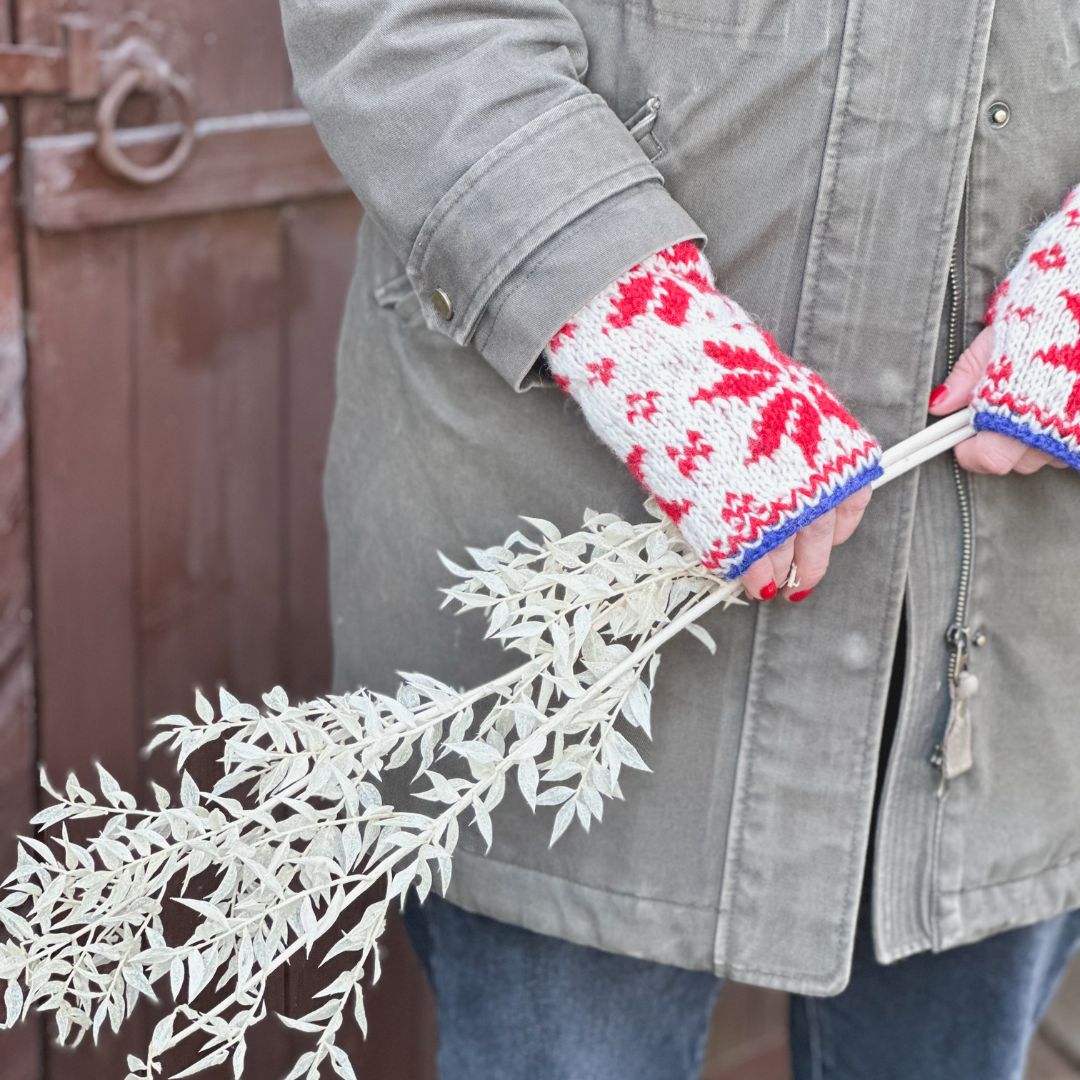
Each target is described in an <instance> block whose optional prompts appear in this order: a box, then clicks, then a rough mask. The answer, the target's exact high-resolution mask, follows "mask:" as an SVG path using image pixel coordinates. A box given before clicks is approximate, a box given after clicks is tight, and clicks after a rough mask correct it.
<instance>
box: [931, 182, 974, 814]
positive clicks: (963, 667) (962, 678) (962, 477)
mask: <svg viewBox="0 0 1080 1080" xmlns="http://www.w3.org/2000/svg"><path fill="white" fill-rule="evenodd" d="M967 188H968V185H967V180H966V179H965V181H964V192H963V196H962V198H961V200H960V221H961V222H962V221H963V214H964V207H965V205H966V203H967ZM959 259H960V229H959V228H958V229H957V235H956V238H955V240H954V241H953V249H952V255H951V257H950V259H949V280H948V289H947V295H948V329H947V340H946V356H947V360H948V371H950V372H951V371H952V369H953V368H954V367H955V365H956V361H957V360H958V359H959V356H960V353H961V351H962V350H961V347H960V346H961V338H960V334H961V329H962V327H963V325H964V321H965V320H964V309H963V293H962V291H961V289H960V282H959V277H960V275H959V273H958V263H959ZM951 457H952V460H951V465H952V474H953V483H954V485H955V487H956V496H957V501H958V503H959V506H960V527H961V539H960V580H959V584H958V586H957V590H956V603H955V605H954V607H953V618H952V622H951V623H950V625H949V627H948V629H947V630H946V631H945V643H946V646H947V648H948V650H949V698H950V702H951V708H950V710H949V719H948V723H947V724H946V728H945V731H944V733H943V735H942V738H941V741H940V742H938V743H936V744H935V745H934V748H933V752H932V753H931V755H930V762H931V764H933V765H934V766H935V767H936V768H937V769H938V770H939V771H940V773H941V782H940V785H939V788H938V794H939V795H942V794H944V792H945V790H946V787H947V785H948V781H949V780H951V779H952V778H953V777H954V776H957V775H959V774H960V773H962V772H965V771H966V770H967V769H968V768H970V767H971V728H970V717H969V716H968V713H967V708H968V700H969V699H970V697H971V695H972V694H973V693H974V692H975V690H976V689H977V687H978V680H977V679H976V678H975V676H974V675H973V674H972V673H971V671H970V670H969V666H968V665H969V659H970V654H971V639H972V635H971V628H970V627H969V626H968V600H969V597H970V593H971V572H972V566H973V562H974V528H973V520H972V507H971V480H970V477H968V475H967V474H966V473H965V472H964V470H963V469H961V468H960V464H959V462H958V461H957V460H956V454H955V453H952V455H951Z"/></svg>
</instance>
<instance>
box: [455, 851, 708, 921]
mask: <svg viewBox="0 0 1080 1080" xmlns="http://www.w3.org/2000/svg"><path fill="white" fill-rule="evenodd" d="M461 855H464V856H465V857H466V859H469V858H473V859H477V860H482V861H483V862H484V863H498V864H499V865H500V866H508V867H510V869H512V870H517V871H519V872H520V873H523V874H536V875H538V876H540V877H546V878H555V879H556V880H557V881H565V882H566V883H567V884H568V885H573V886H574V888H575V889H585V890H586V891H588V892H595V893H605V894H608V895H610V896H623V897H626V898H627V899H628V900H641V901H644V902H645V903H648V904H663V905H665V906H667V907H676V908H686V909H688V910H690V911H713V910H715V909H714V908H713V906H712V905H711V904H688V903H683V902H682V901H679V900H663V899H661V898H659V897H653V896H644V895H642V894H641V893H634V892H627V891H625V890H622V889H612V888H610V887H609V886H607V885H587V884H585V882H583V881H575V880H574V879H573V878H572V877H567V876H566V875H565V874H557V873H555V872H554V871H551V870H537V869H535V868H534V867H531V866H523V865H522V864H521V863H516V862H511V861H510V860H509V859H496V858H495V857H494V856H492V855H479V854H477V853H476V852H474V851H469V849H468V848H461V849H460V850H459V851H458V853H457V855H455V858H457V857H459V856H461Z"/></svg>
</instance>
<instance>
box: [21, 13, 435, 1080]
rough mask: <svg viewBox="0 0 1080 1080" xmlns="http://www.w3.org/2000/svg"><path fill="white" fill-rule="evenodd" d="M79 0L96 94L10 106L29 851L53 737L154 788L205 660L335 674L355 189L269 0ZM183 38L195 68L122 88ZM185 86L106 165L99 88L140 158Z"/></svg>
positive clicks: (62, 1073) (110, 1068)
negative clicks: (335, 480)
mask: <svg viewBox="0 0 1080 1080" xmlns="http://www.w3.org/2000/svg"><path fill="white" fill-rule="evenodd" d="M73 6H74V5H69V4H68V3H67V2H66V0H63V2H58V0H18V3H17V4H16V3H13V4H12V8H13V9H14V14H13V16H12V21H11V23H10V25H9V24H7V23H6V22H4V21H2V20H0V34H4V33H6V35H7V37H6V40H8V41H14V42H17V43H18V44H19V45H20V46H28V45H36V46H55V45H57V44H58V43H59V42H60V40H61V32H60V31H61V27H60V23H61V19H62V17H63V16H65V15H66V14H67V13H68V11H69V10H71V8H72V7H73ZM0 10H2V12H3V14H4V15H6V14H7V5H4V7H3V9H0ZM78 11H79V13H80V14H81V16H82V17H83V18H84V19H85V20H86V22H87V23H88V24H89V25H90V26H91V27H92V29H93V31H94V33H95V34H96V37H97V40H96V42H95V44H94V49H95V51H96V55H99V56H102V57H104V59H105V64H104V66H103V68H102V71H101V78H100V83H101V85H100V90H99V92H98V93H97V94H96V95H95V96H92V97H85V100H80V101H72V100H70V99H69V95H67V94H64V93H56V94H51V95H47V96H38V95H28V96H20V97H18V98H15V97H12V98H9V99H7V100H6V103H5V104H6V106H7V110H8V112H7V116H8V118H9V119H10V120H11V123H6V124H5V125H4V126H3V128H2V130H0V139H3V142H2V143H0V200H2V205H3V209H4V216H3V218H2V219H0V389H2V392H3V394H4V398H3V412H2V414H0V415H2V417H3V427H2V429H0V431H2V434H3V441H2V442H0V477H2V480H0V513H2V514H3V518H2V519H0V520H2V522H3V529H2V530H0V544H2V554H3V558H4V562H3V568H2V573H0V619H2V626H0V649H2V652H0V661H2V662H0V680H2V681H0V747H2V748H3V750H4V753H3V754H2V755H0V770H2V774H0V781H2V788H0V790H2V792H3V795H2V796H0V799H2V802H0V814H2V818H0V820H2V822H3V832H2V835H3V838H4V842H5V848H4V855H5V857H7V858H8V859H9V860H10V856H11V843H10V838H11V837H12V836H13V834H14V833H15V832H21V831H25V829H26V824H25V823H26V819H27V817H28V816H29V814H30V813H31V812H32V808H33V800H34V795H33V791H34V787H35V783H34V778H33V772H34V761H35V759H36V758H38V757H39V758H40V760H41V761H43V762H44V763H45V764H46V766H47V767H48V769H49V770H50V772H51V773H52V774H54V775H62V774H63V773H64V772H66V771H67V770H69V769H75V770H78V771H80V772H84V773H85V772H86V771H87V770H88V769H89V767H90V762H91V761H92V759H94V758H100V759H101V760H102V761H103V762H104V763H105V764H106V765H107V766H108V768H109V769H110V770H111V771H113V772H114V773H115V774H116V775H117V777H118V778H120V779H121V781H122V782H124V783H125V784H127V785H131V786H132V788H133V790H144V785H145V780H146V778H147V776H148V773H149V772H150V771H151V770H153V771H154V772H155V775H157V776H159V778H160V774H161V770H162V765H161V764H156V765H155V764H153V763H151V764H148V763H147V762H146V761H145V760H143V759H142V758H141V757H140V756H139V749H140V747H141V746H142V745H143V744H144V742H145V741H146V739H147V738H148V732H149V728H148V722H149V721H150V720H151V719H152V718H153V717H156V716H160V715H163V714H165V713H171V712H177V711H181V712H186V711H190V709H191V705H192V692H193V688H194V687H195V686H201V687H202V688H204V689H205V690H207V691H212V690H213V689H214V688H215V687H216V686H217V685H219V684H224V685H226V686H228V687H229V688H230V689H231V690H233V691H234V692H235V693H237V694H238V695H240V696H241V697H247V698H252V699H254V700H257V697H256V695H258V694H259V693H261V692H262V691H264V690H265V689H267V688H269V687H270V686H272V685H273V684H275V683H281V684H282V685H284V686H285V687H286V688H287V689H288V690H289V691H290V693H292V694H295V695H312V694H315V693H320V692H324V691H326V690H327V689H328V688H329V684H330V642H329V626H328V616H327V598H326V572H325V561H326V554H325V532H324V528H323V518H322V506H321V475H322V465H323V457H324V448H325V442H326V435H327V429H328V424H329V418H330V412H331V407H332V393H333V357H334V347H335V343H336V336H337V332H338V325H339V322H340V316H341V309H342V304H343V299H344V293H345V288H346V285H347V281H348V277H349V273H350V270H351V267H352V262H353V250H354V244H355V233H356V226H357V224H358V221H359V214H360V209H359V207H358V206H357V204H356V201H355V199H354V198H353V196H352V195H351V194H350V193H348V191H347V189H346V187H345V185H344V183H343V182H342V180H341V178H340V177H339V176H338V175H337V174H336V172H335V170H334V169H333V167H332V166H331V164H330V163H329V161H328V160H327V158H326V157H325V154H324V153H323V151H322V149H321V146H320V145H319V143H318V140H317V138H316V137H315V135H314V132H313V130H312V128H311V126H310V123H309V122H308V120H307V118H306V116H305V114H304V113H303V112H302V111H301V110H300V109H299V108H298V107H297V103H296V101H295V99H294V96H293V93H292V87H291V76H290V71H289V66H288V63H287V59H286V55H285V51H284V47H283V44H282V41H281V32H280V23H279V13H278V7H277V4H276V2H275V0H230V2H229V3H222V2H221V0H184V2H182V3H180V2H177V0H140V2H139V3H138V4H132V3H130V2H128V0H83V2H81V3H80V4H79V7H78ZM84 52H85V50H84ZM78 63H79V64H80V65H82V66H84V67H85V65H86V64H87V63H88V60H87V57H86V55H83V56H82V58H81V59H79V60H78ZM162 65H163V66H164V70H165V71H166V72H167V73H171V75H174V76H175V77H176V78H175V83H176V88H177V92H176V93H173V94H170V95H168V96H165V97H162V98H160V99H159V98H158V97H157V96H156V95H154V94H149V93H140V92H138V91H137V88H136V87H135V86H134V85H132V86H131V87H130V89H131V90H132V93H131V94H130V97H128V96H126V94H125V93H124V92H122V91H118V90H117V89H116V88H117V81H118V79H119V78H120V77H121V76H122V75H123V74H125V73H126V72H128V71H131V70H135V69H140V68H146V67H151V68H153V67H155V66H157V67H158V68H159V70H161V69H162V68H161V66H162ZM134 81H136V82H137V80H134ZM184 86H187V87H189V88H190V90H191V92H192V100H193V110H194V115H196V116H197V118H198V119H197V124H196V125H195V127H194V131H193V134H194V150H193V153H192V155H191V157H190V159H188V160H187V161H186V163H185V164H184V165H183V166H182V167H181V168H179V169H178V170H177V171H176V172H175V175H173V176H170V177H168V178H164V179H158V180H157V181H156V182H151V183H142V182H133V179H132V178H129V177H127V176H126V175H115V174H114V173H113V172H111V171H109V169H108V168H106V167H105V166H104V165H103V164H102V162H101V161H100V160H99V158H98V156H97V153H96V149H95V147H96V143H97V138H98V137H97V135H96V133H95V123H96V112H97V109H98V107H99V104H100V102H101V101H102V100H103V99H104V98H105V96H106V95H107V94H110V93H111V94H112V97H111V100H113V101H114V102H115V103H116V104H117V105H118V117H119V121H118V123H119V125H121V126H122V128H123V130H122V131H120V132H118V133H117V134H116V137H115V140H114V142H115V144H116V146H117V149H118V152H119V153H120V154H122V155H124V157H125V159H126V160H130V161H131V162H133V163H134V164H135V166H136V170H138V167H139V166H140V165H141V166H147V165H148V164H150V163H152V162H155V161H159V160H162V159H163V158H167V157H168V156H169V154H170V152H171V148H172V147H173V145H174V144H175V142H176V140H177V136H178V134H179V133H180V132H182V131H183V130H185V128H184V124H183V121H184V120H185V119H186V116H185V112H184V109H183V107H182V106H183V104H184V101H183V99H182V98H181V97H180V96H178V95H179V92H180V91H182V90H183V88H184ZM0 92H2V91H0ZM84 96H85V95H84ZM121 101H123V102H124V103H123V104H122V107H119V106H120V102H121ZM16 131H17V133H18V140H16V138H15V132H16ZM16 178H18V181H16ZM136 179H145V178H138V177H136ZM16 189H17V190H16ZM24 304H25V311H26V316H25V319H24V317H23V311H24ZM24 361H25V368H26V370H27V371H28V376H27V380H26V387H25V389H26V394H25V400H26V405H25V409H26V414H27V416H28V424H27V425H24V422H23V408H24V402H23V372H24ZM26 426H28V427H29V429H30V432H31V434H30V437H29V440H27V438H26V436H25V427H26ZM28 442H29V445H30V460H31V467H30V470H29V477H27V475H26V469H25V465H24V462H25V460H26V450H27V443H28ZM31 501H32V505H33V519H32V525H33V527H32V535H33V540H32V565H33V584H34V603H33V619H32V621H31V619H30V617H29V616H30V612H31V605H30V600H29V579H30V560H29V558H28V553H29V552H30V550H31V547H30V541H29V539H28V534H29V529H28V519H27V514H26V507H27V505H28V504H29V503H30V502H31ZM31 640H33V642H34V644H35V646H36V715H35V710H34V709H32V707H31V696H30V695H31V690H32V688H33V686H34V680H33V678H32V674H33V666H32V660H31V650H30V642H31ZM390 947H391V949H392V950H393V952H394V954H395V955H397V956H399V957H400V959H399V960H398V962H396V963H392V964H389V965H388V968H389V971H388V974H387V976H386V979H385V981H384V983H380V986H379V988H378V990H377V992H376V993H375V994H374V997H373V1006H374V1009H375V1015H373V1016H372V1027H373V1035H372V1039H371V1041H370V1042H369V1043H368V1044H367V1045H366V1046H363V1047H362V1046H361V1045H360V1041H359V1039H358V1038H356V1039H353V1040H352V1042H351V1044H350V1046H349V1049H350V1052H351V1053H353V1055H354V1059H355V1060H356V1062H357V1068H358V1071H361V1070H363V1069H364V1068H365V1067H366V1065H367V1063H368V1062H371V1063H374V1062H378V1065H377V1066H375V1065H374V1064H372V1066H371V1068H369V1069H368V1071H367V1075H369V1076H380V1077H386V1078H387V1080H399V1078H400V1080H404V1078H406V1077H408V1078H410V1080H412V1078H416V1080H423V1077H424V1076H426V1075H428V1072H427V1070H428V1068H429V1066H428V1065H426V1064H424V1063H425V1062H428V1061H430V1058H431V1053H430V1034H429V1033H430V1021H429V1020H428V1017H429V1015H430V1012H429V1010H428V1009H427V1008H426V1002H425V1000H424V998H423V996H422V994H423V991H422V990H421V989H420V980H419V977H418V974H417V973H416V971H415V968H414V967H412V966H411V963H412V962H411V956H410V954H409V953H408V950H407V947H406V946H405V945H404V943H403V940H402V939H401V937H400V934H398V935H397V936H396V937H395V938H394V939H392V940H391V943H390ZM304 981H305V980H304V973H303V971H295V972H292V973H290V974H289V975H288V976H286V977H285V978H283V979H282V980H281V981H280V983H279V985H278V986H277V987H276V990H275V993H276V1000H275V1001H274V1002H273V1003H272V1004H273V1006H274V1007H276V1008H278V1009H281V1010H286V1011H291V1007H292V1006H293V1004H294V1003H295V1002H296V1001H297V1000H300V1001H301V1003H302V1001H303V998H304V996H305V995H304ZM406 1002H407V1003H409V1004H408V1005H407V1006H405V1005H404V1003H406ZM407 1012H413V1013H415V1014H416V1015H417V1016H418V1017H419V1021H418V1022H416V1023H413V1022H408V1021H407V1020H406V1019H405V1014H406V1013H407ZM264 1027H265V1030H266V1034H265V1035H264V1034H260V1037H259V1038H258V1039H256V1040H254V1045H253V1046H252V1048H251V1053H249V1070H250V1075H253V1076H258V1077H264V1078H266V1080H273V1078H274V1077H275V1076H280V1075H283V1074H284V1072H285V1071H286V1065H287V1063H288V1062H289V1061H290V1060H291V1058H290V1056H289V1055H290V1054H291V1052H292V1049H293V1047H291V1046H290V1043H289V1040H288V1039H286V1038H285V1037H284V1029H283V1028H281V1026H280V1025H277V1024H276V1023H273V1022H270V1023H268V1024H267V1025H265V1026H264ZM146 1030H147V1029H146V1022H145V1020H143V1021H142V1022H140V1023H134V1024H133V1025H132V1026H131V1028H130V1029H129V1030H128V1031H127V1032H125V1033H124V1036H123V1037H122V1038H108V1037H103V1039H102V1042H101V1044H100V1045H99V1046H98V1047H97V1048H93V1047H91V1046H86V1047H82V1048H79V1049H78V1050H76V1051H70V1050H60V1049H57V1048H55V1047H54V1046H53V1045H52V1044H51V1041H50V1040H49V1038H48V1034H49V1032H48V1030H47V1031H46V1033H45V1037H44V1038H43V1037H42V1032H41V1031H40V1030H39V1029H29V1030H21V1031H18V1032H15V1033H8V1034H6V1035H5V1037H4V1038H3V1041H2V1046H3V1048H4V1054H3V1057H2V1058H0V1076H2V1077H4V1078H5V1080H6V1078H10V1080H34V1078H36V1077H42V1078H48V1080H69V1078H70V1080H76V1078H78V1080H85V1078H86V1077H87V1076H92V1077H95V1078H98V1077H100V1078H102V1080H113V1078H119V1077H122V1076H123V1075H124V1074H125V1071H126V1070H125V1067H124V1057H125V1054H126V1053H127V1052H128V1051H129V1050H137V1049H141V1048H142V1047H143V1046H144V1045H145V1037H146ZM252 1055H254V1056H253V1057H252ZM206 1075H208V1076H209V1075H212V1074H210V1073H207V1074H206ZM222 1075H224V1074H222Z"/></svg>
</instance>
